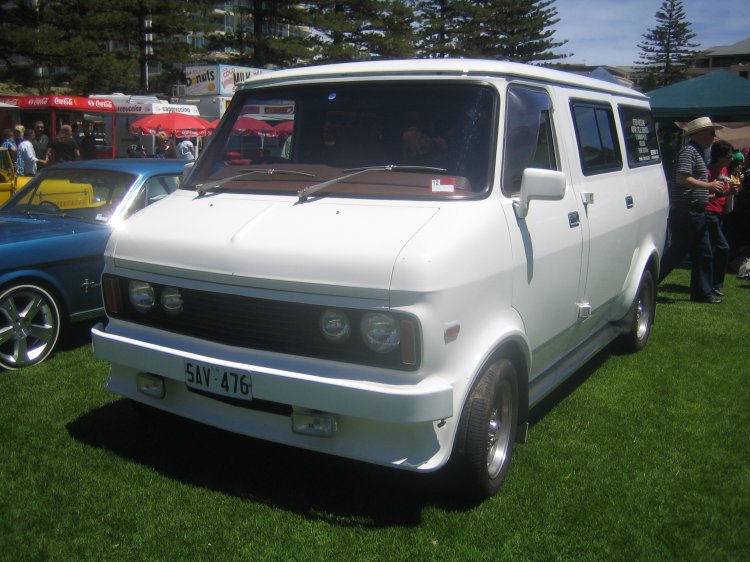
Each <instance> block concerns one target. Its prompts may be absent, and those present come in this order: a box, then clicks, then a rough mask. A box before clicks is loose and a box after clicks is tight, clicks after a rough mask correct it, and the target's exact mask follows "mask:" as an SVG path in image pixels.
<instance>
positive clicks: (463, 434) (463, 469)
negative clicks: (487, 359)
mask: <svg viewBox="0 0 750 562" xmlns="http://www.w3.org/2000/svg"><path fill="white" fill-rule="evenodd" d="M517 427H518V379H517V375H516V370H515V368H514V367H513V364H512V363H511V362H510V361H508V360H507V359H500V360H498V361H496V362H494V363H492V364H491V365H490V366H489V367H488V368H487V369H486V370H485V371H484V373H482V375H481V376H480V378H479V380H478V381H477V383H476V385H475V386H474V388H473V389H472V391H471V393H470V394H469V397H468V399H467V400H466V404H465V405H464V408H463V411H462V412H461V419H460V421H459V425H458V434H457V436H456V444H455V447H454V458H453V459H452V461H451V462H452V463H453V465H454V469H455V471H456V475H455V476H456V477H457V478H458V481H459V485H460V486H461V488H462V489H463V490H465V491H466V492H468V493H469V495H470V496H472V497H477V498H486V497H490V496H492V495H494V494H495V493H497V491H498V490H499V489H500V487H501V486H502V484H503V482H504V480H505V476H506V475H507V473H508V468H509V466H510V460H511V455H512V452H513V442H514V441H515V438H516V429H517Z"/></svg>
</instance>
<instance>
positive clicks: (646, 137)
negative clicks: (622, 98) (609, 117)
mask: <svg viewBox="0 0 750 562" xmlns="http://www.w3.org/2000/svg"><path fill="white" fill-rule="evenodd" d="M620 123H621V125H622V130H623V133H624V134H625V152H627V155H628V164H629V165H630V167H631V168H634V167H637V166H645V165H647V164H655V163H657V162H660V161H661V156H660V154H659V142H658V140H657V136H656V127H654V121H653V119H652V117H651V112H650V111H649V110H648V109H645V108H643V107H630V106H626V105H621V106H620Z"/></svg>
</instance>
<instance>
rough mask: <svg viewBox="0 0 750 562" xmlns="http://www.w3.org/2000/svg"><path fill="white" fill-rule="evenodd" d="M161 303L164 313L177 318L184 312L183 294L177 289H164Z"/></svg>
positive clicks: (160, 297) (160, 299)
mask: <svg viewBox="0 0 750 562" xmlns="http://www.w3.org/2000/svg"><path fill="white" fill-rule="evenodd" d="M159 303H160V304H161V308H162V310H163V311H164V312H166V313H167V314H169V315H171V316H176V315H177V314H180V313H181V312H182V308H183V302H182V293H181V292H180V290H179V289H178V288H176V287H164V288H163V289H162V290H161V294H160V295H159Z"/></svg>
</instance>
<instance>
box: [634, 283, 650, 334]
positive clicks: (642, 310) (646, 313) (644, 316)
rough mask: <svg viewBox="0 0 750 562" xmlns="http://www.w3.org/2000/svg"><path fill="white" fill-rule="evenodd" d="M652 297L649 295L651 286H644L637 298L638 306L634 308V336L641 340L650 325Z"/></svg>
mask: <svg viewBox="0 0 750 562" xmlns="http://www.w3.org/2000/svg"><path fill="white" fill-rule="evenodd" d="M652 302H653V296H652V294H651V285H650V284H648V283H647V284H645V285H644V286H643V287H642V289H641V293H640V295H639V296H638V304H637V305H636V308H635V335H636V337H637V338H638V339H639V340H642V339H643V338H645V337H646V334H648V330H649V326H650V325H651V303H652Z"/></svg>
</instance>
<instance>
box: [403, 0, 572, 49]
mask: <svg viewBox="0 0 750 562" xmlns="http://www.w3.org/2000/svg"><path fill="white" fill-rule="evenodd" d="M553 4H554V0H478V1H469V0H418V1H417V2H416V7H417V13H418V14H419V15H420V16H421V17H420V20H421V21H422V22H423V24H422V26H421V28H420V29H419V31H418V36H419V42H418V45H419V48H420V54H423V55H424V56H427V57H436V58H442V57H448V56H457V55H458V56H465V57H478V58H491V59H504V60H513V61H518V62H526V63H532V62H539V61H552V60H556V59H561V58H565V57H566V56H567V55H564V54H555V53H553V52H552V50H553V49H555V48H556V47H561V46H563V45H564V44H565V43H566V42H567V41H555V40H554V39H553V35H554V33H555V31H554V29H553V26H554V25H555V24H556V23H557V22H558V21H559V19H558V18H557V10H556V9H555V8H554V6H553Z"/></svg>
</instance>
